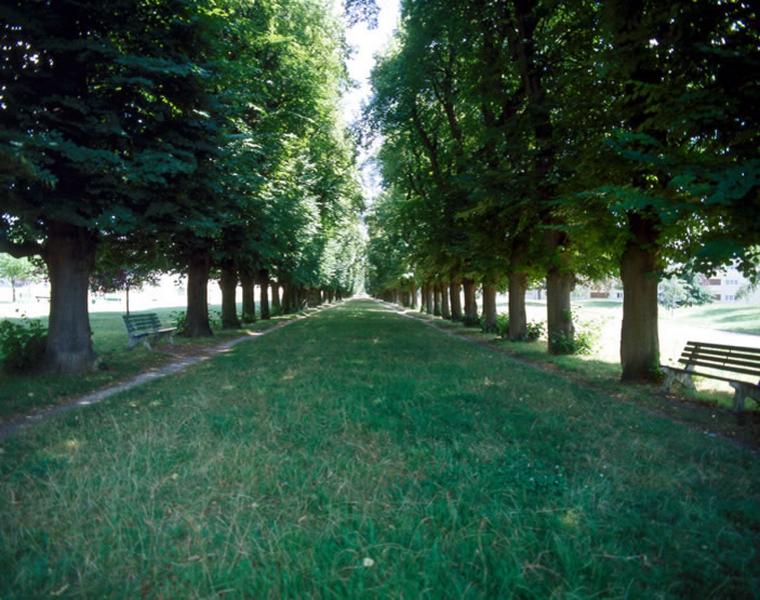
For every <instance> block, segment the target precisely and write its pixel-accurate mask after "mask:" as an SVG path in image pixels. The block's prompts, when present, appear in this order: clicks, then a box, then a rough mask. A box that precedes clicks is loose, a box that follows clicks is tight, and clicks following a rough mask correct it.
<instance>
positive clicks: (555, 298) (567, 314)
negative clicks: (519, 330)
mask: <svg viewBox="0 0 760 600" xmlns="http://www.w3.org/2000/svg"><path fill="white" fill-rule="evenodd" d="M567 242H568V240H567V235H566V234H565V233H563V232H561V231H556V230H550V231H547V233H546V237H545V239H544V245H545V250H546V255H547V256H548V257H549V260H550V261H551V262H550V265H549V268H548V269H547V273H546V335H547V337H548V339H549V352H551V353H552V354H565V353H568V352H572V348H573V343H574V340H575V328H574V327H573V314H572V307H571V305H570V292H572V291H573V288H574V287H575V275H573V273H572V272H570V269H569V265H568V262H569V255H568V253H567V252H566V251H565V250H564V248H563V246H565V245H566V244H567Z"/></svg>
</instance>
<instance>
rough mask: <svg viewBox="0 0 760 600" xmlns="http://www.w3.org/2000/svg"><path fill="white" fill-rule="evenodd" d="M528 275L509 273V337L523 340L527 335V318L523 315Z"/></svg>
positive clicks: (514, 339)
mask: <svg viewBox="0 0 760 600" xmlns="http://www.w3.org/2000/svg"><path fill="white" fill-rule="evenodd" d="M527 289H528V276H527V275H526V274H525V273H509V339H510V340H513V341H519V340H524V339H525V338H526V337H527V335H528V318H527V316H526V315H525V292H526V290H527Z"/></svg>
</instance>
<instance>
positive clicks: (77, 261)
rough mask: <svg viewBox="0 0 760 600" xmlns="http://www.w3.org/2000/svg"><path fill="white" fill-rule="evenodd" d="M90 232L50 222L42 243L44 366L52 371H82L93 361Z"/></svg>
mask: <svg viewBox="0 0 760 600" xmlns="http://www.w3.org/2000/svg"><path fill="white" fill-rule="evenodd" d="M95 251H96V242H95V238H94V236H93V235H92V234H91V233H90V232H89V231H87V230H86V229H84V228H82V227H76V226H73V225H68V224H65V223H53V224H51V225H50V228H49V230H48V238H47V242H46V244H45V256H44V258H45V262H46V264H47V268H48V276H49V278H50V318H49V322H48V334H47V342H46V347H45V357H44V367H45V369H46V370H48V371H51V372H54V373H85V372H87V371H91V370H92V369H93V367H94V365H95V352H94V350H93V348H92V338H91V335H92V331H91V329H90V319H89V315H88V312H87V291H88V288H89V284H90V272H91V271H92V268H93V266H94V263H95Z"/></svg>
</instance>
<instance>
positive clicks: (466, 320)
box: [462, 315, 481, 327]
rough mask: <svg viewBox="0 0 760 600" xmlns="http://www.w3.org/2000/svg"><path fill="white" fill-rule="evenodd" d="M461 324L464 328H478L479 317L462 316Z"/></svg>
mask: <svg viewBox="0 0 760 600" xmlns="http://www.w3.org/2000/svg"><path fill="white" fill-rule="evenodd" d="M462 323H463V324H464V326H465V327H480V326H481V325H480V317H468V316H466V315H465V316H464V317H463V318H462Z"/></svg>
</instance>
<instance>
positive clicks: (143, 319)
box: [122, 313, 161, 333]
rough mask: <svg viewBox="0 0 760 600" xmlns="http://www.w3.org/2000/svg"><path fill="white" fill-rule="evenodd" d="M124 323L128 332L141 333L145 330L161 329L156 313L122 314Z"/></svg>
mask: <svg viewBox="0 0 760 600" xmlns="http://www.w3.org/2000/svg"><path fill="white" fill-rule="evenodd" d="M122 319H124V325H126V326H127V331H128V332H129V333H143V332H146V331H158V330H159V329H161V321H159V320H158V315H157V314H156V313H145V314H142V315H122Z"/></svg>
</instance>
